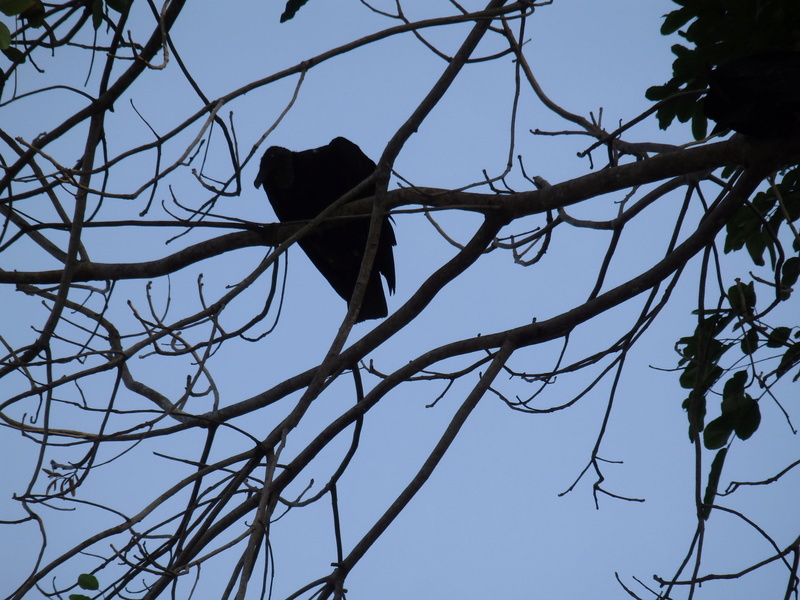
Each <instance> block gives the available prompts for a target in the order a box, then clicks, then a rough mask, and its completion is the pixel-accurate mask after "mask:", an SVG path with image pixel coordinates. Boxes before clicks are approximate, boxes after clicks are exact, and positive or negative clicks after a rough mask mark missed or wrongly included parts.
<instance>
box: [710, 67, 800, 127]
mask: <svg viewBox="0 0 800 600" xmlns="http://www.w3.org/2000/svg"><path fill="white" fill-rule="evenodd" d="M708 86H709V90H708V94H707V95H706V98H705V103H704V108H703V109H704V111H705V115H706V117H708V118H709V119H711V120H712V121H715V122H716V123H717V126H716V127H715V128H714V131H713V133H718V132H720V131H724V130H726V129H733V130H734V131H738V132H739V133H743V134H745V135H749V136H753V137H758V138H770V137H788V136H792V135H800V52H769V53H764V54H754V55H752V56H746V57H744V58H737V59H734V60H732V61H730V62H728V63H725V64H723V65H720V66H718V67H717V68H716V69H714V70H713V71H711V73H709V75H708Z"/></svg>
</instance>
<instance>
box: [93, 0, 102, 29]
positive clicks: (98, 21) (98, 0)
mask: <svg viewBox="0 0 800 600" xmlns="http://www.w3.org/2000/svg"><path fill="white" fill-rule="evenodd" d="M102 24H103V0H92V26H93V27H94V28H95V29H100V25H102Z"/></svg>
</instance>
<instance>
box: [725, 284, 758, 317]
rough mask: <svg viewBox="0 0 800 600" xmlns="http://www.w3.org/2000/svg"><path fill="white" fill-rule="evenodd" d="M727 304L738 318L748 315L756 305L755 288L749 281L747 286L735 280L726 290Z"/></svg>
mask: <svg viewBox="0 0 800 600" xmlns="http://www.w3.org/2000/svg"><path fill="white" fill-rule="evenodd" d="M728 302H730V305H731V308H732V309H733V311H734V313H736V314H737V315H740V316H746V315H750V314H752V312H753V308H755V305H756V288H755V286H754V285H753V282H752V281H751V282H750V283H748V284H747V285H745V284H743V283H742V282H741V281H739V280H737V281H736V284H735V285H732V286H731V287H729V288H728Z"/></svg>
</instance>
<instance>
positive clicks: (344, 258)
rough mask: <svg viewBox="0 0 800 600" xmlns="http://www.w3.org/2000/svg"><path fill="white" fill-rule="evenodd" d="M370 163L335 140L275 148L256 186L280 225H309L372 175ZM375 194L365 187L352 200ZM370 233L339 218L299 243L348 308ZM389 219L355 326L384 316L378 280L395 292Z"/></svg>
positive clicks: (359, 222) (363, 223) (363, 224)
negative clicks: (301, 147)
mask: <svg viewBox="0 0 800 600" xmlns="http://www.w3.org/2000/svg"><path fill="white" fill-rule="evenodd" d="M374 170H375V163H374V162H373V161H372V160H371V159H370V158H369V157H368V156H367V155H365V154H364V153H363V152H362V151H361V148H359V147H358V146H357V145H356V144H354V143H353V142H351V141H350V140H348V139H346V138H343V137H337V138H335V139H333V140H332V141H331V143H330V144H328V145H326V146H322V147H320V148H313V149H311V150H303V151H301V152H293V151H291V150H287V149H286V148H281V147H280V146H272V147H270V148H268V149H267V151H266V152H265V153H264V156H263V157H262V159H261V168H260V169H259V171H258V175H257V176H256V180H255V182H254V183H255V186H256V187H259V186H263V188H264V191H265V192H266V193H267V198H268V199H269V203H270V204H271V205H272V208H273V210H274V211H275V215H276V216H277V217H278V219H279V220H280V221H281V222H282V223H285V222H289V221H308V220H310V219H313V218H314V217H316V216H317V215H318V214H319V213H321V212H322V211H323V210H325V209H326V208H327V207H328V206H330V205H331V204H333V203H334V202H335V201H336V200H338V199H339V198H340V197H341V196H343V195H344V194H346V193H347V192H349V191H350V190H352V189H353V188H354V187H356V186H357V185H358V184H359V183H361V182H362V181H363V180H364V179H366V178H367V177H369V176H370V175H372V173H373V171H374ZM374 194H375V186H374V185H370V186H368V187H367V188H366V189H364V190H363V191H362V192H360V193H359V194H357V195H356V196H355V197H354V198H353V200H359V199H361V198H369V197H370V196H373V195H374ZM368 234H369V217H368V216H364V217H358V218H347V219H342V221H341V223H338V224H335V225H332V226H330V227H328V228H325V229H323V230H320V231H313V232H311V233H309V234H308V235H306V236H305V237H303V238H301V239H300V240H299V244H300V247H301V248H302V249H303V251H304V252H305V253H306V255H307V256H308V258H309V259H310V260H311V262H312V263H313V264H314V266H315V267H316V268H317V270H318V271H319V272H320V273H322V276H323V277H325V279H327V280H328V283H329V284H330V285H331V287H332V288H333V289H334V290H335V291H336V293H337V294H339V295H340V296H341V297H342V298H344V300H345V301H347V303H348V305H349V303H350V299H351V298H352V296H353V290H354V289H355V285H356V280H357V279H358V273H359V270H360V269H361V262H362V260H363V259H364V252H365V249H366V244H367V236H368ZM396 243H397V242H396V239H395V235H394V230H393V229H392V224H391V222H390V219H389V217H385V218H384V220H383V224H382V227H381V232H380V238H379V241H378V250H377V253H376V255H375V261H374V263H373V265H372V270H371V271H370V274H369V279H368V280H367V289H366V291H365V293H364V299H363V300H362V303H361V308H360V310H359V313H358V315H357V317H356V323H358V322H361V321H366V320H368V319H380V318H382V317H385V316H386V315H387V314H388V308H387V306H386V296H385V295H384V293H383V286H382V285H381V279H380V275H383V277H384V278H385V279H386V286H387V288H388V289H389V293H394V289H395V270H394V256H393V253H392V247H393V246H394V245H395V244H396Z"/></svg>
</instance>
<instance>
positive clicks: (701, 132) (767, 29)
mask: <svg viewBox="0 0 800 600" xmlns="http://www.w3.org/2000/svg"><path fill="white" fill-rule="evenodd" d="M675 3H676V4H677V5H678V6H679V7H680V8H678V9H676V10H674V11H672V12H670V13H668V14H666V15H665V16H664V23H663V24H662V26H661V33H662V35H671V34H673V33H678V35H680V36H681V37H683V38H684V39H685V40H686V41H687V42H689V44H690V45H691V46H690V47H687V46H685V45H683V44H675V45H673V46H672V53H673V54H674V55H675V57H676V58H675V60H674V61H673V63H672V78H671V79H670V80H669V81H667V82H666V83H665V84H663V85H654V86H652V87H650V88H648V90H647V92H646V93H645V96H646V97H647V98H648V99H649V100H654V101H660V100H665V99H667V98H671V97H673V96H676V97H675V98H674V99H673V100H672V101H670V102H667V103H665V104H664V105H663V106H661V107H659V109H658V111H657V113H656V115H657V117H658V123H659V126H660V127H661V128H662V129H666V128H667V127H669V125H670V124H671V123H672V121H673V120H674V119H678V121H680V122H681V123H686V122H687V121H691V124H692V134H693V135H694V137H695V139H702V138H704V137H705V136H706V132H707V129H708V123H707V120H706V117H705V115H704V114H703V102H702V99H701V98H700V96H701V94H702V92H703V91H704V90H705V89H706V87H707V83H708V73H709V72H710V71H711V69H712V68H713V67H715V66H717V65H720V64H724V63H726V62H728V61H731V60H734V59H736V58H740V57H743V56H750V55H753V54H758V53H760V52H778V51H790V50H800V29H798V27H797V23H800V2H797V1H796V0H740V1H738V2H730V1H728V0H675ZM685 92H695V93H688V94H687V93H685ZM679 94H680V95H679Z"/></svg>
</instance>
